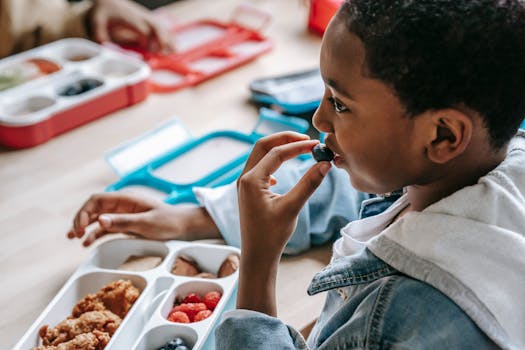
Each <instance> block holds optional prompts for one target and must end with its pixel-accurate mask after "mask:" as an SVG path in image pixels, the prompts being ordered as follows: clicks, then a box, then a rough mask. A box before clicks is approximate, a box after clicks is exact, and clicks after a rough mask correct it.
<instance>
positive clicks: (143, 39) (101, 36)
mask: <svg viewBox="0 0 525 350" xmlns="http://www.w3.org/2000/svg"><path fill="white" fill-rule="evenodd" d="M91 26H92V28H93V34H94V36H95V40H96V41H98V42H101V43H103V42H107V41H114V42H116V43H119V44H132V45H137V46H140V47H142V48H144V49H147V50H149V51H152V52H158V51H164V52H170V51H173V50H174V49H175V48H174V47H173V43H172V40H171V38H170V35H169V31H168V29H167V28H165V27H164V26H163V25H162V23H161V22H160V21H159V19H158V18H155V17H154V16H153V14H152V13H151V12H150V11H149V10H148V9H146V8H145V7H143V6H141V5H139V4H137V3H134V2H132V1H130V0H95V2H94V5H93V9H92V11H91Z"/></svg>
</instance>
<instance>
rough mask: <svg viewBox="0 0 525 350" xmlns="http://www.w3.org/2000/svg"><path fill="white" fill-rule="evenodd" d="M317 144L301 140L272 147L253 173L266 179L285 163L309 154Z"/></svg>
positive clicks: (315, 141)
mask: <svg viewBox="0 0 525 350" xmlns="http://www.w3.org/2000/svg"><path fill="white" fill-rule="evenodd" d="M318 143H319V141H318V140H303V141H296V142H292V143H287V144H284V145H280V146H277V147H274V148H272V149H271V150H270V152H268V153H267V154H266V155H265V156H264V157H263V158H262V159H261V160H260V161H259V163H258V164H257V166H255V167H254V168H253V171H254V173H255V174H256V176H257V177H258V178H261V179H263V178H267V177H269V176H270V175H272V174H273V173H275V172H276V171H277V169H279V167H280V166H281V165H282V164H283V163H284V162H285V161H287V160H289V159H292V158H295V157H297V156H298V155H300V154H303V153H308V152H310V151H311V150H312V148H313V147H314V146H315V145H316V144H318Z"/></svg>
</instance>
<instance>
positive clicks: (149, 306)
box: [13, 239, 240, 350]
mask: <svg viewBox="0 0 525 350" xmlns="http://www.w3.org/2000/svg"><path fill="white" fill-rule="evenodd" d="M231 254H234V255H237V256H240V251H239V249H237V248H234V247H229V246H224V245H213V244H199V243H191V242H182V241H166V242H158V241H148V240H140V239H114V240H110V241H107V242H105V243H103V244H101V245H99V246H98V247H97V248H96V249H95V250H94V251H93V252H92V253H91V255H90V257H89V258H88V260H87V261H86V262H85V263H83V264H82V265H81V266H80V267H79V268H78V269H77V270H76V271H75V272H74V273H73V275H72V276H71V277H70V278H69V280H68V281H67V282H66V283H65V284H64V286H63V287H62V288H61V289H60V291H59V292H58V294H57V295H56V296H55V298H54V299H53V300H52V301H51V302H50V303H49V305H48V306H47V307H46V309H45V310H44V311H43V312H42V313H41V314H40V316H39V317H38V318H37V319H36V321H35V322H34V323H33V325H32V326H31V327H30V328H29V330H28V331H27V332H26V333H25V334H24V336H23V337H22V338H21V339H20V341H19V342H18V343H17V344H16V345H15V347H14V348H13V349H14V350H29V349H32V348H33V347H36V346H38V345H40V340H39V335H38V334H39V329H40V328H41V327H42V326H43V325H49V326H50V327H55V326H56V325H57V324H58V323H59V322H61V321H62V320H64V319H66V318H67V317H68V316H69V314H70V313H71V310H72V309H73V307H74V306H75V304H76V303H77V302H78V301H79V300H80V299H82V298H83V297H84V296H86V295H87V294H89V293H95V292H96V291H97V290H99V289H100V288H101V287H102V286H104V285H105V284H107V283H109V282H112V281H116V280H120V279H123V280H129V281H131V283H132V284H133V286H134V287H136V288H137V289H138V290H139V291H140V295H139V297H138V299H137V300H136V301H135V303H134V304H133V306H132V307H131V309H130V310H129V312H128V313H127V315H126V316H125V317H124V319H123V320H122V323H121V324H120V326H119V327H118V329H117V330H116V332H115V333H114V334H113V336H112V337H111V339H110V341H109V343H108V344H107V345H106V347H105V350H156V349H157V348H159V347H161V346H163V345H165V344H166V343H167V342H168V341H170V340H172V339H174V338H182V339H183V340H184V342H185V343H186V346H187V347H188V348H190V349H193V350H199V349H213V348H214V337H213V329H214V327H215V326H216V325H217V323H218V321H219V320H220V315H221V313H222V312H224V311H225V310H227V309H232V308H234V307H235V304H234V303H235V295H236V288H237V282H238V271H235V272H233V273H232V274H231V275H229V276H226V277H222V278H213V279H211V278H199V277H189V276H178V275H174V274H173V273H172V272H171V269H172V266H173V264H174V261H175V259H176V258H177V257H179V256H185V257H191V258H192V259H194V261H195V262H197V263H198V265H199V266H200V267H201V268H202V269H203V270H205V271H208V272H211V273H215V274H216V273H217V271H218V269H219V267H220V265H221V263H222V261H223V260H224V259H225V258H226V257H227V256H229V255H231ZM131 255H154V256H158V257H161V258H162V262H161V263H160V265H158V266H156V267H154V268H152V269H150V270H146V271H138V272H137V271H121V270H119V269H117V268H118V267H119V266H120V265H121V264H122V263H123V262H124V261H125V260H126V258H127V257H129V256H131ZM210 291H217V292H220V293H221V294H222V297H221V299H220V301H219V302H218V304H217V306H216V307H215V309H214V311H213V312H212V314H211V315H210V316H209V317H208V318H206V319H204V320H201V321H198V322H193V323H177V322H172V321H169V320H168V319H167V317H168V314H169V312H170V310H171V309H172V307H173V306H174V302H175V301H176V300H177V299H179V298H183V297H184V296H186V295H188V294H190V293H197V294H200V295H203V294H205V293H207V292H210Z"/></svg>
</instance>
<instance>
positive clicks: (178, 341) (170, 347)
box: [166, 338, 185, 350]
mask: <svg viewBox="0 0 525 350" xmlns="http://www.w3.org/2000/svg"><path fill="white" fill-rule="evenodd" d="M181 345H185V344H184V340H182V338H175V339H173V340H170V341H169V342H168V344H166V349H167V350H175V349H176V348H178V347H179V346H181Z"/></svg>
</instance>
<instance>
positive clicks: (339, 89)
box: [323, 78, 355, 101]
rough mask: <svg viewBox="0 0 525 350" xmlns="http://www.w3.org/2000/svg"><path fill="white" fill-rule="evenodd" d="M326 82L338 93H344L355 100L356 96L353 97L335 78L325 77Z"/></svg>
mask: <svg viewBox="0 0 525 350" xmlns="http://www.w3.org/2000/svg"><path fill="white" fill-rule="evenodd" d="M323 80H324V82H325V83H326V85H328V86H330V87H331V88H332V89H334V90H336V91H337V92H338V93H340V94H341V95H343V96H344V97H346V98H348V99H350V100H354V101H355V98H353V97H352V95H350V94H349V93H348V91H346V90H345V89H343V88H342V87H340V86H339V85H338V84H337V82H336V81H335V80H333V79H329V78H327V79H323Z"/></svg>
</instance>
